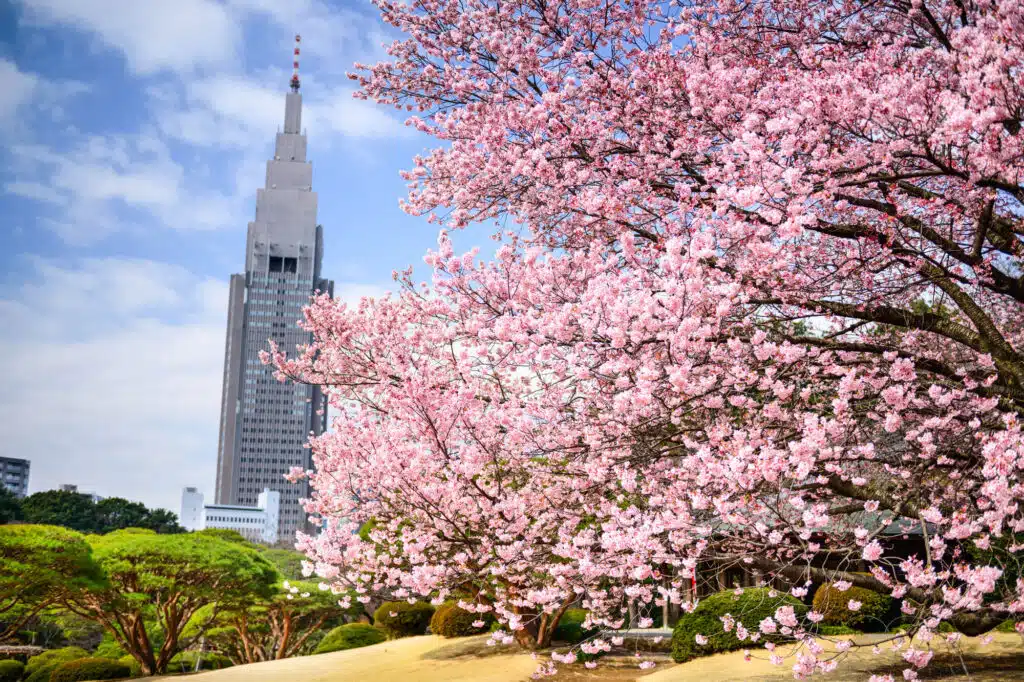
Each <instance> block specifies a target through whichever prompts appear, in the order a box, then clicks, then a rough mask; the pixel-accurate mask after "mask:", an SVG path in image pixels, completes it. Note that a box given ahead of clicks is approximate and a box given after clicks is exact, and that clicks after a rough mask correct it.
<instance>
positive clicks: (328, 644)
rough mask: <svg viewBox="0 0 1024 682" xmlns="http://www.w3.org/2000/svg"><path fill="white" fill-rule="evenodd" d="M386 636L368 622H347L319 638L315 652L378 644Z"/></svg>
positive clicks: (329, 651)
mask: <svg viewBox="0 0 1024 682" xmlns="http://www.w3.org/2000/svg"><path fill="white" fill-rule="evenodd" d="M387 638H388V636H387V635H386V634H384V631H383V630H382V629H380V628H375V627H374V626H372V625H370V624H369V623H348V624H347V625H340V626H338V627H336V628H334V629H333V630H331V631H330V632H328V633H327V634H326V635H324V638H323V639H322V640H320V644H318V645H317V647H316V651H314V652H313V653H315V654H329V653H331V652H332V651H345V650H346V649H359V648H360V647H364V646H372V645H374V644H380V643H381V642H383V641H385V640H386V639H387Z"/></svg>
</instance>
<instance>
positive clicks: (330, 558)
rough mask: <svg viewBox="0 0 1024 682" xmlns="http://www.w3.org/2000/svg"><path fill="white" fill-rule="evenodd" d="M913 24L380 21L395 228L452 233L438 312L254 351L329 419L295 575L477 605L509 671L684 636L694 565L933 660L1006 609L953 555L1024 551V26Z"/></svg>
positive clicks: (727, 5) (782, 625) (733, 4)
mask: <svg viewBox="0 0 1024 682" xmlns="http://www.w3.org/2000/svg"><path fill="white" fill-rule="evenodd" d="M912 4H913V7H912V8H911V9H909V10H907V11H893V10H892V8H891V6H890V5H888V4H885V3H882V4H873V3H859V4H858V3H854V4H852V5H851V4H850V3H842V2H840V3H818V2H810V1H809V0H793V1H791V2H785V3H777V2H767V1H762V0H755V1H754V2H746V1H744V2H739V1H737V0H716V1H715V2H711V1H710V0H694V1H693V2H685V3H681V2H680V3H677V2H668V3H665V2H650V1H647V2H644V1H640V2H627V3H610V4H609V3H593V2H580V1H578V0H569V1H567V2H564V3H560V4H558V5H557V6H554V5H552V6H548V5H538V4H536V3H523V2H518V1H516V0H513V1H512V2H502V3H497V2H493V0H465V1H463V2H459V3H453V2H450V1H449V0H422V1H420V2H416V3H395V2H390V1H389V0H378V2H377V6H378V8H379V9H380V11H381V13H382V16H383V18H384V20H385V21H386V22H388V23H389V24H390V25H391V26H392V27H393V29H394V31H395V33H396V34H400V38H399V39H398V40H396V41H394V42H393V43H392V44H390V45H389V46H387V47H386V54H387V56H386V58H385V60H384V61H382V62H381V63H379V64H376V65H359V66H357V67H356V73H354V74H353V78H354V79H355V80H356V81H357V85H358V88H359V91H358V96H359V97H361V98H365V99H369V100H373V101H375V102H378V103H382V104H385V105H394V106H397V107H400V108H402V109H404V110H405V111H407V112H408V113H409V115H410V116H411V118H410V119H409V121H408V125H409V127H410V128H411V129H413V130H414V131H418V134H420V135H422V136H423V138H422V139H423V140H428V139H429V140H431V141H430V142H429V144H430V145H431V146H432V147H433V149H432V150H430V151H428V152H426V153H424V154H423V155H421V156H418V157H416V158H415V159H413V160H411V162H410V169H409V170H408V171H407V172H406V173H405V174H404V178H405V180H406V182H407V183H408V189H409V193H408V196H407V198H406V199H405V200H404V201H403V203H402V206H403V208H404V209H405V210H407V211H408V212H409V213H411V214H414V215H419V216H424V217H425V219H426V220H428V221H431V222H433V223H435V224H437V225H439V226H440V227H441V228H442V229H441V230H440V234H439V237H438V245H437V248H436V249H435V250H433V251H431V252H430V253H428V254H427V255H426V257H425V259H424V260H425V264H426V266H427V268H428V270H429V274H428V277H427V280H428V281H426V282H419V281H418V280H417V279H416V278H415V277H414V274H413V271H412V270H401V271H400V272H399V273H398V274H397V276H396V277H397V285H396V291H395V292H394V293H393V294H390V295H387V296H384V297H381V298H378V299H364V300H362V301H361V302H359V303H357V304H344V303H341V302H339V301H335V300H331V299H330V297H328V296H321V297H319V298H317V299H316V300H315V301H313V302H312V304H311V305H310V306H309V307H308V308H307V309H306V311H305V313H304V319H303V322H302V324H303V326H304V327H305V328H306V329H308V330H309V331H310V332H311V333H312V338H313V342H312V344H311V345H310V346H309V347H307V348H302V349H299V350H298V351H297V352H292V351H291V349H288V351H289V353H292V354H291V355H290V356H289V355H288V354H287V353H285V352H284V351H282V350H281V349H278V348H277V347H276V346H271V348H270V352H269V354H268V356H267V357H268V359H270V360H271V361H272V362H274V363H275V365H276V367H277V369H278V370H279V372H280V377H281V378H282V379H285V378H292V379H295V380H299V381H304V382H308V383H313V384H317V385H320V386H321V387H323V390H324V391H325V392H326V393H327V395H328V398H329V399H330V401H331V405H332V414H333V415H334V418H333V423H332V428H331V429H330V430H329V431H328V432H326V433H324V434H323V435H321V436H318V437H316V438H313V439H312V440H311V442H310V448H311V452H312V459H313V463H314V466H313V468H312V469H311V470H310V471H309V472H306V473H307V475H308V477H309V481H310V485H311V495H310V498H309V500H308V502H307V504H306V509H307V511H308V512H309V513H310V514H311V515H313V516H315V517H319V520H320V522H321V523H318V524H317V527H318V528H319V527H322V531H321V532H319V533H318V534H317V535H310V536H305V537H302V538H300V541H299V545H300V548H301V549H302V550H303V551H304V552H305V553H306V554H307V555H308V558H309V562H310V565H311V567H312V569H313V571H314V572H315V573H316V574H317V575H319V576H320V577H321V578H322V579H323V580H324V581H326V582H328V583H330V584H331V586H332V587H334V588H337V589H338V590H339V593H340V591H345V592H348V591H349V590H353V591H355V593H356V594H358V595H359V597H357V599H358V600H359V601H361V602H363V603H366V602H369V601H370V600H371V598H372V599H381V598H392V597H397V598H400V599H413V600H416V599H425V600H434V599H441V600H442V601H443V600H445V599H448V598H450V597H451V595H452V594H453V593H460V594H465V593H469V594H472V595H473V600H474V602H475V603H476V604H477V605H479V606H480V607H482V608H484V609H485V610H486V612H490V613H492V614H493V615H494V617H495V618H496V619H497V620H498V621H499V622H500V623H501V624H502V626H503V627H504V628H505V630H503V634H502V635H501V636H500V637H492V639H493V641H496V642H497V641H499V640H500V641H504V640H506V639H508V640H511V639H513V638H515V639H516V640H517V641H519V642H520V643H521V644H523V645H524V646H527V647H529V648H538V647H544V646H547V645H548V644H549V643H550V636H551V632H552V631H553V629H554V627H555V626H556V625H557V621H558V618H559V617H560V615H561V614H562V613H564V612H565V610H566V609H568V608H570V607H572V606H574V605H580V606H582V607H583V608H585V609H586V610H587V611H588V613H589V619H590V622H588V624H587V625H588V627H591V626H592V627H594V628H596V629H599V630H609V629H610V630H614V629H617V628H619V627H623V626H624V624H625V623H626V622H628V621H629V620H630V619H631V618H635V617H639V618H648V617H650V609H652V608H658V607H660V605H661V604H664V603H665V602H666V601H667V602H670V603H673V604H681V605H687V606H684V608H687V609H692V607H693V604H694V598H695V597H694V592H693V587H694V586H695V584H696V585H697V586H698V587H699V588H700V589H699V590H698V592H697V593H698V594H704V593H706V590H708V588H709V587H710V588H711V589H720V586H719V585H718V584H717V582H716V581H715V579H714V577H713V575H712V574H709V572H708V567H709V566H713V565H726V566H736V567H739V568H742V569H743V570H744V571H746V572H748V573H750V574H752V575H757V576H761V577H760V578H759V579H761V580H766V581H767V579H768V577H769V576H770V578H771V584H773V585H775V586H776V587H777V588H778V589H779V591H780V592H782V593H785V591H786V590H788V591H789V592H790V593H792V594H794V595H801V596H802V595H805V594H806V590H807V588H808V585H809V584H812V583H813V584H826V583H827V584H835V585H837V586H840V585H848V586H856V587H858V588H863V589H868V590H872V591H875V592H880V593H892V594H894V595H896V596H897V597H898V598H901V599H904V600H905V601H904V604H903V610H904V613H906V614H907V615H908V616H910V617H911V618H912V619H913V620H914V625H915V626H917V627H918V629H920V626H922V625H923V624H924V621H925V620H928V619H931V618H937V619H939V620H941V621H944V622H955V623H957V626H958V627H959V628H961V629H962V630H963V631H964V633H965V634H969V635H981V634H984V632H985V631H986V630H987V629H989V628H991V627H994V624H996V623H999V622H1001V621H1002V620H1005V619H1007V618H1010V617H1012V616H1014V614H1017V613H1020V612H1022V611H1024V608H1022V605H1024V584H1022V583H1020V582H1016V581H1009V580H1006V578H1005V577H1004V576H1003V575H1002V568H1001V564H1000V563H999V561H998V560H996V559H990V558H979V557H978V556H975V554H973V553H970V552H966V551H965V550H964V548H969V547H970V546H971V545H972V543H976V542H979V541H980V542H981V545H985V546H988V547H989V548H990V551H989V552H988V553H986V554H985V556H986V557H991V556H994V555H1001V554H1005V553H1006V551H1007V550H1006V546H1007V542H1012V540H1007V538H1010V537H1012V536H1013V535H1014V534H1016V533H1021V532H1024V457H1022V456H1021V453H1022V452H1024V433H1022V429H1021V418H1020V415H1021V414H1022V412H1024V394H1022V393H1021V386H1024V352H1022V348H1024V288H1022V285H1021V281H1020V278H1019V273H1020V272H1021V271H1022V265H1024V263H1022V257H1024V256H1022V254H1024V238H1022V235H1024V222H1022V221H1024V219H1022V218H1021V216H1022V215H1024V204H1022V201H1024V191H1022V189H1021V184H1020V178H1021V177H1024V134H1022V126H1024V121H1022V120H1021V113H1020V112H1021V111H1024V86H1022V84H1021V79H1020V73H1021V72H1022V69H1024V5H1022V4H1021V3H1018V2H994V1H993V0H982V1H980V2H974V3H955V2H932V3H927V8H925V6H924V5H922V4H921V3H912ZM925 9H927V16H925ZM922 17H925V18H922ZM929 17H930V18H929ZM823 36H825V37H823ZM454 230H466V231H471V232H472V234H465V235H459V236H458V237H457V238H456V239H455V241H459V242H461V241H462V240H463V238H467V239H469V240H470V241H477V242H484V240H483V239H482V238H480V237H482V236H483V235H482V233H484V232H486V231H490V232H492V233H493V234H492V236H493V237H494V240H495V241H494V244H495V246H494V249H493V252H492V251H490V250H488V251H475V250H472V251H470V252H468V253H457V252H456V249H455V246H454V245H453V237H452V236H451V233H452V231H454ZM395 265H396V267H406V264H404V263H396V264H395ZM360 529H362V532H361V533H360V532H359V531H360ZM893 534H895V535H896V536H901V535H906V536H907V538H908V541H907V543H905V544H906V546H910V547H911V549H901V550H900V552H902V553H900V554H896V553H895V551H894V552H893V555H892V556H889V554H890V552H889V549H888V548H889V547H890V544H889V541H888V539H887V537H888V536H889V535H893ZM925 535H926V536H927V539H924V538H925ZM915 538H921V540H920V541H919V542H918V541H917V540H916V539H915ZM865 543H866V544H865ZM876 543H877V544H876ZM893 546H895V545H893ZM1010 551H1011V552H1012V551H1013V550H1010ZM860 559H863V560H864V561H867V562H869V563H870V564H871V565H870V566H869V567H868V570H869V571H870V573H869V574H862V573H860V572H859V571H858V570H855V568H854V566H852V565H851V563H856V561H859V560H860ZM852 560H856V561H852ZM821 567H838V568H827V569H826V568H821ZM783 585H785V587H783ZM721 587H724V588H725V589H727V590H728V592H727V593H726V594H727V595H728V596H730V597H732V596H733V595H732V591H733V585H729V586H721ZM744 596H746V595H744ZM659 602H660V603H659ZM482 612H484V611H481V613H482ZM734 613H738V612H736V611H734ZM637 614H639V616H638V615H637ZM773 621H774V622H776V623H777V626H778V627H779V629H780V632H788V633H790V634H794V633H795V634H797V635H799V636H801V637H803V633H805V632H806V631H807V630H808V629H811V628H807V625H806V623H805V622H804V621H803V620H802V619H800V618H798V617H797V616H796V613H795V612H792V611H784V610H782V609H780V610H779V611H778V612H776V614H775V615H774V617H773ZM727 625H729V623H728V622H726V621H723V623H722V626H723V627H725V626H727ZM732 625H733V627H735V623H733V624H732ZM805 628H806V629H805ZM930 629H931V630H932V631H934V628H930ZM707 634H708V635H712V634H714V633H707ZM833 664H834V663H833V662H832V661H831V660H827V659H826V658H822V657H820V656H819V655H818V654H815V653H814V652H813V650H812V649H811V648H810V646H808V647H806V648H805V650H804V651H802V652H801V655H800V656H799V657H798V658H797V660H796V662H795V666H794V674H796V675H798V676H803V677H806V676H809V675H812V674H815V673H816V672H822V671H824V670H825V668H826V667H828V666H831V665H833ZM553 669H554V667H553V666H552V665H551V664H550V663H548V662H545V664H544V665H543V666H542V668H541V669H540V670H539V671H538V674H543V675H548V674H553V672H552V671H553ZM910 672H913V670H910Z"/></svg>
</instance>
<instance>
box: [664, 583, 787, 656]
mask: <svg viewBox="0 0 1024 682" xmlns="http://www.w3.org/2000/svg"><path fill="white" fill-rule="evenodd" d="M770 594H771V590H769V589H768V588H766V587H757V588H747V589H746V590H744V591H743V593H742V594H741V595H738V596H737V595H736V594H735V593H734V592H732V591H731V590H730V591H725V592H718V593H717V594H712V595H710V596H708V597H705V598H704V599H702V600H701V602H700V603H699V604H698V605H697V608H695V609H694V610H693V612H692V613H684V614H683V615H682V617H681V618H680V619H679V622H678V623H676V627H675V629H674V630H673V631H672V659H673V660H675V661H676V662H677V663H682V662H684V661H688V660H690V659H692V658H696V657H697V656H704V655H707V654H714V653H719V652H721V651H734V650H736V649H742V648H744V647H750V646H752V645H751V643H750V640H749V639H748V640H747V641H740V640H739V639H738V638H737V637H736V629H735V628H733V629H732V630H731V631H730V632H725V630H724V629H723V627H722V621H721V619H720V618H721V616H724V615H726V614H729V615H731V616H732V617H733V618H734V619H735V620H736V622H737V623H742V624H743V627H745V628H746V629H747V630H749V631H750V632H755V631H759V630H758V626H759V625H760V623H761V621H762V620H764V619H765V618H768V617H769V616H772V617H774V616H775V610H776V609H778V608H779V607H780V606H792V607H793V610H794V611H795V612H796V615H797V617H798V618H802V617H803V616H804V614H806V613H807V606H806V605H804V604H803V603H802V602H801V601H800V600H799V599H796V598H794V597H792V596H790V595H788V594H781V593H776V595H775V596H774V597H772V596H770ZM697 635H702V636H704V637H706V638H707V640H708V642H707V644H705V645H703V646H701V645H698V644H697V642H696V637H697ZM783 639H785V638H784V637H782V636H781V635H771V636H765V635H762V636H761V639H760V640H758V641H760V642H764V641H781V640H783Z"/></svg>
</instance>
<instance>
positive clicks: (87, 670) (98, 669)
mask: <svg viewBox="0 0 1024 682" xmlns="http://www.w3.org/2000/svg"><path fill="white" fill-rule="evenodd" d="M131 674H132V669H131V668H129V667H128V666H126V665H125V664H124V663H119V662H117V661H112V660H110V659H109V658H81V659H79V660H77V661H69V662H67V663H64V664H62V665H61V666H60V667H58V668H57V669H56V670H54V671H53V674H52V675H50V682H82V681H83V680H90V681H91V680H119V679H123V678H125V677H130V676H131Z"/></svg>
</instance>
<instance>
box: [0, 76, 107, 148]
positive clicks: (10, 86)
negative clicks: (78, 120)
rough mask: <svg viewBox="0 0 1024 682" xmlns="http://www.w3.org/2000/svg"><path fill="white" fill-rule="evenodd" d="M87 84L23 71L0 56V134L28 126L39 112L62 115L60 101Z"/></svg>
mask: <svg viewBox="0 0 1024 682" xmlns="http://www.w3.org/2000/svg"><path fill="white" fill-rule="evenodd" d="M87 89H88V87H87V86H86V85H85V84H83V83H79V82H77V81H51V80H48V79H45V78H41V77H40V76H39V75H38V74H34V73H29V72H26V71H22V70H21V69H19V68H18V65H17V64H15V63H14V62H12V61H9V60H7V59H0V134H2V135H5V136H14V135H18V134H23V133H24V132H25V131H26V130H29V128H30V124H32V123H36V122H37V119H38V116H39V114H40V113H42V114H44V115H46V116H47V117H48V118H50V119H51V120H55V121H56V120H60V119H61V118H62V117H63V109H62V108H61V104H62V103H63V102H64V100H66V99H67V98H69V97H71V96H73V95H76V94H79V93H81V92H84V91H86V90H87Z"/></svg>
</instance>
